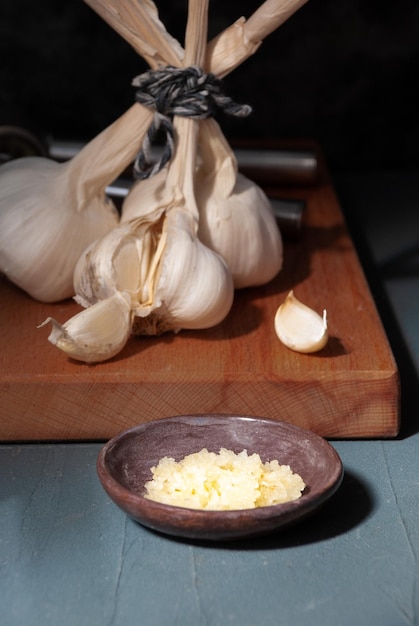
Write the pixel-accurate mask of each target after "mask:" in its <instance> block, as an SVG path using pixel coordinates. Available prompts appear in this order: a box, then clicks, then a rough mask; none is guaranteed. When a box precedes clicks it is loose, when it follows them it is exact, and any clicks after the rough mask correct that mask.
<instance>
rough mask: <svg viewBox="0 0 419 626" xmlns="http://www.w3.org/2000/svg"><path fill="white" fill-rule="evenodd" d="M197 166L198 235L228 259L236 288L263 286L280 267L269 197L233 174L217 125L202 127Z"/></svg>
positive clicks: (228, 150)
mask: <svg viewBox="0 0 419 626" xmlns="http://www.w3.org/2000/svg"><path fill="white" fill-rule="evenodd" d="M200 139H201V144H200V145H201V148H202V166H201V168H200V169H199V171H198V174H197V180H196V190H197V197H196V201H197V204H198V209H199V230H198V236H199V237H200V239H201V240H202V241H203V243H205V244H206V245H207V246H209V247H210V248H211V249H212V250H215V251H216V252H218V253H219V254H221V256H222V257H223V258H224V259H225V260H226V261H227V264H228V266H229V268H230V271H231V273H232V275H233V280H234V286H235V287H236V289H239V288H242V287H253V286H257V285H263V284H265V283H267V282H269V281H270V280H271V279H272V278H274V277H275V276H276V275H277V274H278V272H279V271H280V269H281V267H282V254H283V246H282V238H281V234H280V231H279V228H278V225H277V223H276V219H275V215H274V213H273V210H272V207H271V204H270V202H269V199H268V198H267V196H266V195H265V193H264V192H263V191H262V189H261V188H260V187H258V185H256V184H255V183H254V182H252V181H251V180H249V179H248V178H246V177H245V176H243V175H242V174H240V173H237V163H236V158H235V156H234V153H233V151H232V149H231V148H230V146H229V145H228V143H227V142H226V141H225V139H224V136H223V134H222V132H221V129H220V128H219V126H218V124H217V123H216V122H215V121H214V120H213V119H211V120H206V121H205V122H204V123H202V125H201V133H200Z"/></svg>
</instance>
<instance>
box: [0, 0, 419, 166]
mask: <svg viewBox="0 0 419 626" xmlns="http://www.w3.org/2000/svg"><path fill="white" fill-rule="evenodd" d="M157 5H158V7H159V10H160V16H161V18H162V20H163V21H164V23H165V25H166V27H167V29H168V30H169V31H170V32H171V33H172V34H174V35H175V36H177V37H178V38H179V39H180V40H181V41H183V32H184V24H185V20H186V0H160V1H159V0H158V1H157ZM258 5H259V0H241V1H240V2H238V1H234V0H211V2H210V25H209V31H210V33H209V34H210V36H211V35H214V34H216V33H217V32H219V31H220V30H221V29H223V28H225V27H226V26H228V25H229V24H230V23H231V22H233V21H235V20H236V19H237V18H238V17H239V16H241V15H244V16H248V15H250V14H251V13H252V12H253V11H254V10H255V9H256V8H257V6H258ZM145 69H146V66H145V64H144V63H143V62H142V60H141V59H139V58H138V57H137V55H136V54H135V53H134V51H133V50H132V49H131V48H130V47H129V46H128V44H126V43H125V42H124V41H123V40H122V39H121V38H120V37H119V36H118V35H117V34H115V33H114V32H113V31H112V30H111V28H110V27H109V26H107V24H105V23H104V22H103V21H102V20H101V18H100V17H99V16H98V15H96V13H94V12H93V11H92V10H91V9H90V8H89V7H88V6H87V5H85V4H84V3H83V1H82V0H67V1H66V2H60V1H59V0H38V1H37V2H33V0H1V8H0V81H1V92H0V125H4V124H10V123H13V124H19V125H22V126H25V127H27V128H29V129H30V130H32V131H33V132H35V133H38V134H40V135H42V136H43V137H47V138H51V137H52V138H54V139H65V140H67V139H70V140H77V141H79V140H80V141H87V140H89V139H90V138H92V137H93V136H94V135H95V134H96V133H98V132H100V131H101V130H102V129H103V128H105V127H106V126H107V125H108V124H110V123H111V122H112V121H113V120H114V119H116V118H117V117H119V115H121V114H122V113H123V112H124V110H125V109H127V108H128V107H129V106H130V105H131V104H132V102H133V97H134V91H133V88H132V87H131V80H132V78H133V77H134V76H136V75H137V74H139V73H141V72H142V71H144V70H145ZM418 75H419V2H418V0H397V2H386V1H385V0H309V2H308V3H307V4H306V5H305V6H303V7H302V8H301V9H300V10H299V11H298V12H297V13H296V14H295V15H294V16H293V17H292V18H291V19H290V20H289V21H288V22H286V23H285V24H284V25H283V26H281V27H280V28H279V29H278V30H277V31H275V32H274V33H273V34H272V35H270V36H269V38H268V39H266V41H265V42H264V44H263V45H262V47H261V48H260V49H259V51H258V52H257V53H256V55H255V56H254V57H252V58H251V59H249V60H248V61H246V63H245V64H243V65H242V66H241V67H240V68H238V69H237V70H235V72H234V73H232V74H231V75H230V76H228V77H227V78H226V79H225V87H226V91H227V93H228V94H229V95H231V96H232V97H233V98H234V99H235V100H237V101H238V102H241V103H248V104H251V105H252V107H253V114H252V116H251V117H250V118H247V119H245V120H240V121H237V120H232V119H231V118H222V120H220V121H221V124H222V127H223V129H224V132H225V134H226V135H227V137H228V138H230V139H234V138H235V137H250V138H263V139H265V138H272V137H274V138H275V137H280V138H284V137H285V138H286V137H310V138H315V139H317V140H318V141H319V142H320V144H321V146H322V148H323V150H324V152H325V154H326V157H327V159H328V163H329V167H330V168H331V169H332V171H336V172H341V171H362V172H364V171H369V170H372V169H404V170H406V169H414V168H416V167H418V164H419V141H418V133H419V122H418V117H419V88H418Z"/></svg>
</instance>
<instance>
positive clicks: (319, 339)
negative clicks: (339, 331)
mask: <svg viewBox="0 0 419 626" xmlns="http://www.w3.org/2000/svg"><path fill="white" fill-rule="evenodd" d="M274 327H275V332H276V334H277V336H278V339H279V340H280V341H281V342H282V343H283V344H284V345H285V346H287V347H288V348H290V349H291V350H294V351H296V352H301V353H303V354H309V353H312V352H318V351H319V350H322V348H324V347H325V345H326V343H327V341H328V338H329V336H328V330H327V319H326V311H325V310H324V311H323V316H321V315H319V314H318V313H317V312H316V311H313V309H311V308H310V307H308V306H307V305H305V304H303V303H302V302H300V301H299V300H298V299H297V298H296V297H295V295H294V292H293V291H290V292H289V294H288V296H287V297H286V299H285V301H284V302H283V304H281V306H280V307H279V308H278V310H277V312H276V314H275V319H274Z"/></svg>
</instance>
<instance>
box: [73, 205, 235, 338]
mask: <svg viewBox="0 0 419 626" xmlns="http://www.w3.org/2000/svg"><path fill="white" fill-rule="evenodd" d="M195 229H196V226H195V220H194V219H193V217H192V216H191V215H190V213H189V212H188V211H185V210H183V209H182V208H177V207H175V208H173V209H171V210H169V211H164V210H162V209H156V210H155V211H154V212H153V213H150V214H148V215H146V216H144V217H140V218H137V219H134V220H131V221H130V222H127V223H123V224H122V223H121V224H120V225H119V226H118V227H117V228H116V229H114V230H113V231H111V232H110V233H108V234H107V235H105V237H103V238H101V239H100V240H98V241H97V242H95V243H94V244H93V245H92V246H90V247H89V248H88V249H87V250H86V251H85V252H84V254H83V255H82V256H81V258H80V260H79V262H78V263H77V266H76V271H75V274H74V288H75V291H76V300H77V301H78V302H79V303H80V304H81V305H82V306H89V305H91V304H94V303H95V302H97V301H98V300H100V299H106V298H108V297H110V296H111V295H112V294H113V293H116V292H118V291H121V290H122V291H124V293H126V294H129V295H130V298H131V308H132V312H133V333H134V334H145V335H158V334H161V333H163V332H167V331H174V332H177V331H179V330H181V329H204V328H209V327H211V326H215V325H216V324H218V323H219V322H221V321H222V320H223V319H224V318H225V317H226V315H227V314H228V312H229V310H230V308H231V305H232V302H233V295H234V286H233V281H232V277H231V273H230V271H229V269H228V266H227V264H226V263H225V261H224V260H223V259H222V258H221V257H220V256H219V255H218V254H216V253H215V252H213V251H212V250H210V249H209V248H207V247H206V246H205V245H204V244H202V242H201V241H200V240H199V239H198V237H197V236H196V233H195Z"/></svg>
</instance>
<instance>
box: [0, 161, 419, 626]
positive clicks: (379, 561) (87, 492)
mask: <svg viewBox="0 0 419 626" xmlns="http://www.w3.org/2000/svg"><path fill="white" fill-rule="evenodd" d="M336 186H337V190H338V194H339V198H340V201H341V204H342V206H343V208H344V210H345V213H346V214H347V216H348V222H349V224H350V227H351V228H352V229H353V234H354V239H355V240H356V241H358V243H359V250H360V255H361V258H363V261H364V262H365V264H366V267H367V266H368V267H369V270H368V271H370V274H369V277H370V280H371V287H372V291H373V293H374V295H375V297H376V299H377V303H378V305H379V308H380V311H382V315H383V321H384V323H385V325H386V328H387V332H388V335H389V339H390V342H391V343H392V346H393V349H394V352H395V355H396V359H397V361H398V364H399V368H400V373H401V378H402V394H403V395H402V398H403V409H402V431H401V434H400V436H399V437H398V438H397V439H395V440H374V441H370V440H368V441H333V442H331V443H332V445H333V446H334V447H335V448H336V450H337V451H338V453H339V455H340V456H341V459H342V461H343V464H344V467H345V476H344V480H343V483H342V486H341V487H340V489H339V490H338V492H337V493H336V494H335V495H334V496H333V497H332V498H331V499H330V500H329V501H328V502H327V503H326V504H325V505H324V507H323V508H322V509H320V510H319V511H318V512H317V513H316V514H315V515H314V516H313V517H311V518H308V519H306V520H305V521H302V522H301V523H300V524H297V525H295V526H293V527H291V528H289V529H288V530H284V531H282V532H279V533H276V534H273V535H271V536H268V537H264V538H258V539H248V540H246V541H239V542H234V543H219V544H200V543H197V542H190V541H182V540H176V539H174V538H170V537H166V536H163V535H158V534H156V533H153V532H152V531H149V530H147V529H145V528H143V527H141V526H140V525H138V524H137V523H135V522H133V521H132V520H130V519H129V518H127V517H126V516H125V514H124V513H122V512H121V511H120V510H119V509H118V508H117V507H116V506H115V505H114V504H113V503H112V502H111V501H110V500H109V498H108V497H107V495H106V494H105V492H104V491H103V489H102V487H101V486H100V484H99V481H98V478H97V476H96V469H95V465H96V457H97V454H98V452H99V450H100V448H101V446H102V444H101V443H57V444H52V443H39V444H4V445H1V446H0V623H1V624H2V625H3V626H15V625H16V626H17V625H21V624H22V625H28V626H29V625H30V626H37V625H38V624H39V625H41V624H42V626H50V625H51V626H52V625H54V626H96V625H98V626H99V625H100V626H119V625H124V626H131V625H132V626H134V625H135V626H166V625H168V626H171V625H176V624H179V625H180V626H224V625H228V624H232V625H233V624H234V625H236V624H237V625H240V626H251V625H252V626H253V625H255V626H258V625H259V624H260V625H261V626H269V625H272V626H317V625H319V626H320V625H321V626H364V625H365V626H371V624H377V625H379V626H402V625H405V624H406V625H407V624H408V625H414V624H419V584H418V583H419V565H418V552H419V515H418V495H419V471H418V470H419V433H418V430H419V429H418V420H417V406H418V404H417V399H418V397H419V393H418V368H419V289H418V287H419V211H418V208H417V207H418V206H419V175H416V174H414V173H410V174H409V173H402V174H400V173H399V174H394V173H393V174H392V173H389V174H382V173H381V174H377V175H369V176H359V175H358V176H347V177H342V178H340V179H339V180H337V182H336ZM360 225H361V226H362V228H360ZM368 271H367V275H368Z"/></svg>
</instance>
